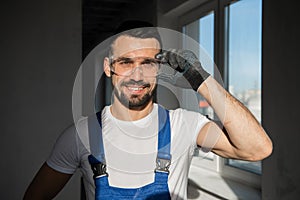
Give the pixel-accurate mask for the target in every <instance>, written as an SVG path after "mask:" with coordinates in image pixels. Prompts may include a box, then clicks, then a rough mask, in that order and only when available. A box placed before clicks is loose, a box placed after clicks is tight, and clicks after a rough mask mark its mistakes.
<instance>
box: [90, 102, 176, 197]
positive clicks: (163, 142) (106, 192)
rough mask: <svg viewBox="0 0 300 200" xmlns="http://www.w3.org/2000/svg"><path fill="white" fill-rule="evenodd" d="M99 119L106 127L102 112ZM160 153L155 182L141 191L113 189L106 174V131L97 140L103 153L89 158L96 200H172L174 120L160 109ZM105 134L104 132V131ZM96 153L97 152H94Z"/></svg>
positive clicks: (138, 189)
mask: <svg viewBox="0 0 300 200" xmlns="http://www.w3.org/2000/svg"><path fill="white" fill-rule="evenodd" d="M97 119H98V122H99V124H100V127H102V123H101V112H98V113H97ZM158 124H159V125H158V128H159V129H158V130H159V132H158V152H157V158H156V168H155V169H154V174H155V178H154V182H153V183H151V184H148V185H145V186H143V187H140V188H118V187H112V186H110V185H109V182H108V173H107V172H106V164H105V156H104V155H105V154H104V146H103V139H102V131H99V132H100V133H99V132H98V133H97V134H100V136H98V137H97V138H98V139H99V140H98V144H99V143H100V144H99V149H98V150H97V151H98V152H97V155H99V156H95V154H93V155H90V156H89V162H90V164H91V168H92V170H93V173H94V177H93V178H94V181H95V186H96V188H95V199H96V200H100V199H101V200H102V199H103V200H119V199H122V200H132V199H136V200H154V199H155V200H157V199H161V200H169V199H171V197H170V193H169V188H168V175H169V167H170V164H171V154H170V140H171V131H170V118H169V111H168V110H165V109H164V108H162V107H161V106H158ZM100 130H101V128H100ZM90 140H91V138H90ZM92 153H93V152H92Z"/></svg>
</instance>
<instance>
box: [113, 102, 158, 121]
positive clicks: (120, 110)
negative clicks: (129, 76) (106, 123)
mask: <svg viewBox="0 0 300 200" xmlns="http://www.w3.org/2000/svg"><path fill="white" fill-rule="evenodd" d="M152 109H153V101H149V103H148V104H147V105H145V106H144V107H143V108H141V109H130V108H128V107H126V106H124V105H123V104H122V103H121V102H120V101H119V100H118V99H117V98H115V101H114V103H113V104H112V105H111V108H110V111H111V114H112V115H113V116H114V117H115V118H117V119H119V120H123V121H135V120H139V119H142V118H144V117H146V116H147V115H148V114H149V113H150V112H151V111H152Z"/></svg>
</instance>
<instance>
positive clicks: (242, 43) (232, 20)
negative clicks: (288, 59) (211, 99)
mask: <svg viewBox="0 0 300 200" xmlns="http://www.w3.org/2000/svg"><path fill="white" fill-rule="evenodd" d="M226 11H227V12H226V15H227V19H228V22H227V24H228V27H227V31H228V33H227V34H228V43H227V44H228V47H227V50H228V52H227V56H228V57H227V60H228V87H229V91H230V92H231V94H233V95H234V96H235V97H237V98H238V99H239V100H240V101H241V102H242V103H244V104H245V105H246V106H247V107H248V108H249V110H250V111H251V112H252V113H253V114H254V115H255V117H256V118H257V120H258V121H261V34H262V32H261V27H262V23H261V22H262V2H261V0H243V1H238V2H236V3H234V4H231V5H230V6H228V7H227V9H226ZM227 164H228V165H230V166H233V167H238V168H241V169H244V170H248V171H251V172H255V173H261V162H245V161H239V160H231V159H229V160H228V162H227Z"/></svg>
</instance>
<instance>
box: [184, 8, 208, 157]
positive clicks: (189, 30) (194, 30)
mask: <svg viewBox="0 0 300 200" xmlns="http://www.w3.org/2000/svg"><path fill="white" fill-rule="evenodd" d="M183 33H184V34H186V35H188V36H190V37H191V38H193V39H194V40H196V41H197V42H199V44H200V46H201V48H203V50H204V51H205V52H206V54H207V55H209V57H210V58H211V59H212V60H213V59H214V13H213V12H211V13H210V14H208V15H206V16H204V17H201V18H200V19H198V20H196V21H194V22H192V23H190V24H187V25H186V26H184V27H183ZM186 45H188V44H186V43H185V42H184V46H186ZM201 51H202V50H201ZM201 51H199V52H198V58H199V59H200V61H201V60H202V59H204V57H205V56H204V55H203V54H201ZM207 55H206V56H207ZM205 69H206V70H207V71H208V72H209V73H210V74H213V69H214V66H213V63H211V65H206V66H205ZM198 101H199V107H200V112H201V113H202V114H203V115H208V116H209V117H211V118H212V117H213V109H212V108H211V107H210V106H209V105H208V103H207V102H206V101H205V99H204V98H203V97H202V96H200V95H199V94H198ZM195 156H201V157H205V158H207V159H210V160H213V158H214V154H213V153H211V152H210V153H203V152H201V151H198V149H196V150H195Z"/></svg>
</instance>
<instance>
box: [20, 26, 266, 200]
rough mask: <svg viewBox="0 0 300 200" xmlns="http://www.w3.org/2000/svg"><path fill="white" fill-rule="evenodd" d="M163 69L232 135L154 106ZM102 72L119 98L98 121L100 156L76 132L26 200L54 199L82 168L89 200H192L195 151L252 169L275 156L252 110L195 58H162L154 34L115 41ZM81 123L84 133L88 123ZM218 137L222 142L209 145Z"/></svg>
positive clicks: (60, 145) (183, 54) (140, 32)
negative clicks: (197, 96)
mask: <svg viewBox="0 0 300 200" xmlns="http://www.w3.org/2000/svg"><path fill="white" fill-rule="evenodd" d="M161 65H168V66H170V67H172V68H173V69H175V70H176V71H178V72H180V73H182V77H183V78H184V79H186V80H187V82H188V83H189V84H190V86H191V88H192V89H194V90H195V91H196V92H198V93H199V94H201V95H202V96H203V97H204V98H205V99H206V100H207V102H208V103H209V104H210V105H211V107H212V108H213V109H214V111H215V112H216V114H217V115H218V117H219V119H221V122H222V124H223V126H224V128H225V129H224V131H225V130H226V132H224V131H223V130H222V129H221V128H220V127H219V126H218V125H216V124H215V123H214V122H213V121H209V120H208V119H207V118H205V117H204V116H203V115H201V114H200V113H195V112H191V111H187V110H184V109H175V110H170V111H167V110H165V109H164V108H163V107H161V106H160V105H158V104H156V103H154V94H155V90H156V87H157V81H158V80H157V78H158V77H159V76H160V66H161ZM104 72H105V74H106V76H108V77H111V80H112V85H113V87H114V91H113V103H112V104H111V105H110V106H106V107H105V108H104V109H103V111H101V112H99V113H97V117H98V120H99V124H101V130H100V131H99V134H100V135H101V136H102V137H101V138H100V139H101V141H102V142H100V144H99V146H101V147H100V149H101V151H100V154H95V153H93V152H91V151H90V150H89V149H87V148H86V146H85V145H83V144H82V141H81V140H80V136H78V134H77V132H76V129H75V128H74V127H70V128H69V129H68V130H66V133H65V134H64V135H63V136H62V137H61V138H60V140H58V142H57V144H56V148H54V151H53V154H52V156H51V157H50V159H48V161H47V163H45V164H44V165H43V166H42V168H41V169H40V171H39V172H38V174H37V175H36V177H35V178H34V180H33V182H32V183H31V185H30V186H29V188H28V190H27V192H26V194H25V197H24V199H51V198H53V197H54V196H55V195H56V194H57V193H58V192H59V191H60V190H61V189H62V188H63V186H64V185H65V184H66V182H67V181H68V180H69V178H70V177H71V176H72V174H73V173H74V171H75V170H76V168H77V167H80V168H81V169H82V172H83V177H84V181H85V186H86V187H85V188H86V191H87V195H88V199H94V198H96V199H186V198H187V180H188V179H187V176H188V171H189V164H190V162H191V158H192V154H193V150H194V149H195V148H196V147H197V146H200V147H202V148H208V149H209V148H212V151H213V152H214V153H216V154H218V155H220V156H222V157H225V158H233V159H241V160H248V161H257V160H262V159H264V158H266V157H267V156H269V155H270V154H271V152H272V142H271V140H270V139H269V137H268V136H267V134H266V133H265V131H264V129H263V128H262V127H261V126H260V124H259V123H258V122H257V120H256V119H255V118H254V117H253V115H252V114H251V113H250V112H249V110H248V109H247V108H246V107H245V106H244V105H242V104H241V103H240V102H239V101H238V100H236V99H235V98H234V97H233V96H231V95H230V94H229V93H228V92H227V91H226V90H224V89H223V88H222V87H221V86H220V85H219V83H218V82H217V81H216V80H215V79H214V78H213V77H211V76H210V75H209V74H208V73H207V72H206V71H205V70H204V69H203V68H202V66H201V64H200V62H199V61H198V59H197V58H196V56H195V55H194V54H193V53H192V52H191V51H186V50H168V51H165V50H162V45H161V39H160V37H159V34H158V33H157V32H156V29H155V28H149V29H148V28H141V29H134V30H132V31H127V32H123V33H121V34H120V35H117V36H116V37H114V39H113V41H112V44H111V46H110V53H109V55H108V57H106V58H105V59H104ZM165 80H166V81H168V79H167V78H166V79H165ZM176 84H177V83H176ZM177 85H178V84H177ZM80 123H82V124H85V126H86V125H87V124H88V123H89V119H84V120H82V121H81V122H80ZM77 126H78V125H77ZM82 126H84V125H82ZM99 127H100V125H99ZM79 134H80V133H79ZM89 134H91V133H89ZM212 135H214V136H215V135H217V136H218V139H217V140H212V141H210V140H207V138H210V137H211V136H212ZM207 141H209V142H207ZM101 143H103V145H101ZM101 153H102V154H101ZM90 154H92V155H90ZM99 155H100V156H99ZM101 155H102V156H103V157H101ZM90 164H91V166H92V168H93V172H94V178H95V180H94V181H95V184H96V186H97V187H96V192H95V196H96V197H94V190H95V188H94V186H93V180H92V176H93V175H92V173H91V169H90ZM199 178H201V177H199Z"/></svg>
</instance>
